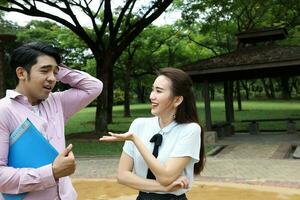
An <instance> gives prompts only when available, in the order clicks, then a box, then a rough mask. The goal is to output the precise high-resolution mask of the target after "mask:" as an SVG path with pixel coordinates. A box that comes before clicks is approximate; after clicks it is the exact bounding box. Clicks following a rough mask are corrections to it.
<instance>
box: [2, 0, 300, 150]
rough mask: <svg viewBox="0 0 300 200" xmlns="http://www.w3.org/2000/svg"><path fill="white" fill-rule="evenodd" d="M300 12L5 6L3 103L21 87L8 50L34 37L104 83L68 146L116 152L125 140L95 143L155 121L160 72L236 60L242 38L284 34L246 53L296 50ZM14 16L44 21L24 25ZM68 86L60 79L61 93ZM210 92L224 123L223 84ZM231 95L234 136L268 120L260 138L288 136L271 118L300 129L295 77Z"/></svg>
mask: <svg viewBox="0 0 300 200" xmlns="http://www.w3.org/2000/svg"><path fill="white" fill-rule="evenodd" d="M299 11H300V2H299V1H298V0H289V1H288V0H275V1H274V0H265V1H254V0H253V1H252V0H251V1H249V0H238V1H223V0H219V1H213V0H201V1H198V0H186V1H177V0H176V1H171V0H163V1H133V0H128V1H83V0H82V1H81V0H76V1H54V0H45V1H39V0H35V1H21V0H8V1H0V60H1V62H0V97H3V96H4V95H5V90H6V89H7V88H14V86H15V85H14V84H15V81H14V72H12V71H11V70H10V68H9V65H8V62H9V53H10V52H11V51H12V49H14V48H15V47H17V46H19V45H20V44H22V43H26V42H33V41H40V42H46V43H50V44H53V45H54V46H55V47H57V48H58V49H59V50H60V51H61V53H62V56H63V58H64V61H63V62H64V63H65V64H66V65H68V66H70V67H72V68H74V69H79V70H83V71H86V72H88V73H90V74H91V75H93V76H95V77H97V78H99V79H101V80H102V81H103V82H104V90H103V93H102V94H101V95H100V96H99V98H98V99H97V100H95V101H94V102H92V103H91V104H90V105H89V107H87V108H85V109H83V110H82V111H80V112H79V113H77V114H76V115H75V116H73V117H72V118H71V119H70V120H69V122H68V123H67V125H66V135H67V136H66V137H67V140H68V142H72V143H76V145H74V151H75V153H76V154H79V155H111V154H113V155H119V154H120V151H121V146H122V144H121V143H114V144H107V143H106V144H102V143H101V144H100V145H99V143H98V142H97V140H95V139H97V138H99V137H101V136H103V135H104V134H106V133H107V131H113V132H125V131H127V130H128V127H129V125H130V123H131V122H132V120H133V119H134V118H136V117H140V116H151V114H150V105H149V98H148V96H149V93H150V91H151V86H152V82H153V80H154V77H155V72H156V70H158V69H159V68H162V67H168V66H172V67H178V68H182V69H184V66H186V65H190V64H192V63H196V62H199V61H201V60H207V59H210V58H217V57H219V56H222V55H226V54H230V53H231V52H234V51H237V50H239V48H240V47H241V43H240V42H239V40H238V39H237V34H240V33H245V32H246V33H247V32H250V33H251V32H253V31H258V32H259V30H270V29H272V30H278V29H279V30H284V37H283V38H271V39H268V40H265V41H260V42H255V43H248V44H243V46H242V48H244V49H246V48H248V47H253V46H255V47H266V46H267V47H268V46H274V45H275V46H282V47H286V48H290V47H297V48H298V46H299V45H300V17H299ZM17 13H23V14H24V15H23V16H24V18H25V16H36V17H40V18H30V19H31V20H29V21H28V22H27V23H26V24H24V23H18V21H17V20H16V19H17ZM14 15H15V16H16V19H15V20H14ZM18 16H19V15H18ZM161 17H163V20H160V21H158V19H161ZM168 18H169V19H168ZM82 19H85V21H84V22H83V21H82ZM299 49H300V48H298V51H296V52H295V55H296V56H297V55H298V60H296V61H297V62H298V61H299V59H300V51H299ZM246 50H247V49H246ZM279 55H280V54H279ZM277 59H279V60H280V57H279V58H277ZM299 67H300V66H299ZM67 88H68V86H66V85H62V84H60V83H59V84H58V85H57V87H56V90H63V89H67ZM194 90H195V93H196V98H197V107H198V112H199V115H200V119H201V121H200V123H201V125H202V126H203V127H204V129H205V127H206V121H205V120H206V118H205V104H204V94H203V85H202V84H201V83H198V82H195V84H194ZM209 94H210V96H209V98H210V100H211V103H210V104H211V119H212V123H213V124H216V123H221V122H224V121H226V120H227V119H226V110H225V102H224V85H223V82H222V81H220V82H218V81H214V82H212V83H210V85H209ZM231 95H232V97H233V99H232V100H233V110H234V116H235V117H234V120H233V121H231V122H230V123H231V124H232V125H233V127H234V134H239V133H243V132H248V128H249V127H248V124H247V123H245V122H242V121H243V120H250V119H265V120H266V121H264V122H260V123H259V128H260V131H261V132H282V131H286V129H287V128H286V121H275V122H274V121H271V119H274V118H276V119H283V118H284V119H288V118H294V119H295V120H294V122H295V127H296V130H297V129H300V123H299V120H300V112H299V111H300V78H299V75H298V74H297V73H294V74H293V73H291V74H289V75H288V76H287V75H286V74H282V76H281V75H280V74H279V75H278V76H272V77H263V78H255V79H241V80H233V81H232V92H231ZM241 105H242V106H241ZM268 119H270V121H268Z"/></svg>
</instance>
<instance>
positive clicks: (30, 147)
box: [2, 119, 58, 200]
mask: <svg viewBox="0 0 300 200" xmlns="http://www.w3.org/2000/svg"><path fill="white" fill-rule="evenodd" d="M57 155H58V152H57V151H56V149H55V148H54V147H53V146H52V145H51V144H50V143H49V142H48V141H47V140H46V139H45V137H44V136H43V135H42V134H41V133H40V132H39V131H38V130H37V128H36V127H35V126H34V125H33V124H32V123H31V121H30V120H29V119H26V120H25V121H24V122H23V123H22V124H21V125H20V126H19V127H18V128H17V129H16V130H15V131H14V132H13V133H11V135H10V138H9V154H8V164H7V165H8V166H10V167H14V168H38V167H41V166H44V165H47V164H50V163H52V162H53V161H54V159H55V158H56V156H57ZM26 194H27V193H22V194H4V193H3V194H2V196H3V197H4V199H5V200H22V199H24V197H25V196H26Z"/></svg>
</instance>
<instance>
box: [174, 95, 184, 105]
mask: <svg viewBox="0 0 300 200" xmlns="http://www.w3.org/2000/svg"><path fill="white" fill-rule="evenodd" d="M182 101H183V96H176V97H175V104H174V106H175V107H178V106H179V105H180V104H181V103H182Z"/></svg>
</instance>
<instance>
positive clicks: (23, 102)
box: [0, 67, 103, 200]
mask: <svg viewBox="0 0 300 200" xmlns="http://www.w3.org/2000/svg"><path fill="white" fill-rule="evenodd" d="M56 78H57V80H59V81H61V82H63V83H66V84H69V85H70V86H71V89H68V90H66V91H63V92H54V93H51V94H50V95H49V97H48V98H47V99H46V100H44V101H42V102H41V103H40V104H39V105H38V108H39V113H40V114H36V112H34V108H33V106H32V105H31V104H30V103H29V102H28V100H27V97H26V96H23V95H21V94H19V93H17V92H15V91H14V90H7V92H6V97H4V98H2V99H0V200H3V198H2V195H1V193H10V194H17V193H23V192H29V193H28V194H27V195H26V197H25V199H24V200H56V199H62V200H73V199H76V198H77V194H76V192H75V190H74V188H73V186H72V183H71V180H70V178H69V177H63V178H60V179H59V181H55V180H54V177H53V173H52V166H51V164H49V165H46V166H42V167H40V168H37V169H33V168H12V167H8V166H7V157H8V151H9V136H10V133H12V132H13V131H14V130H15V129H16V128H17V126H18V125H19V124H21V123H22V122H23V121H24V120H25V119H26V118H29V120H31V121H32V123H33V124H34V125H35V126H36V127H37V128H38V129H39V131H40V132H41V133H42V134H43V135H44V137H45V138H46V139H47V140H48V141H49V142H50V144H52V145H53V146H54V147H55V149H56V150H57V151H58V152H62V151H63V150H64V149H65V146H66V144H65V137H64V125H65V122H66V121H67V120H68V119H69V118H70V117H71V116H72V115H73V114H74V113H76V112H77V111H79V110H80V109H82V108H84V107H85V106H87V105H88V104H89V103H90V102H91V101H92V100H94V99H95V98H96V97H97V96H98V95H99V94H100V93H101V91H102V86H103V85H102V82H101V81H99V80H98V79H96V78H94V77H92V76H90V75H88V74H87V73H84V72H81V71H77V70H70V69H67V68H63V67H60V69H59V72H58V74H57V76H56Z"/></svg>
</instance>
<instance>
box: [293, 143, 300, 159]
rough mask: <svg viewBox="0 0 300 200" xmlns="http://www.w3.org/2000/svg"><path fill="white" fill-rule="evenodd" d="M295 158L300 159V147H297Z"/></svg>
mask: <svg viewBox="0 0 300 200" xmlns="http://www.w3.org/2000/svg"><path fill="white" fill-rule="evenodd" d="M293 158H295V159H300V145H298V146H297V147H296V150H295V151H294V153H293Z"/></svg>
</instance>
